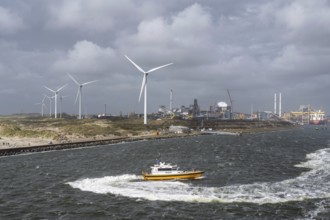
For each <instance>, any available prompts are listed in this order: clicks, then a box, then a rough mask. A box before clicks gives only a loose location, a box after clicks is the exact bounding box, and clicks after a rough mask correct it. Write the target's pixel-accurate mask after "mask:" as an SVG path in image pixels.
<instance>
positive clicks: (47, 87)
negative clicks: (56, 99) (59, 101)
mask: <svg viewBox="0 0 330 220" xmlns="http://www.w3.org/2000/svg"><path fill="white" fill-rule="evenodd" d="M44 87H45V88H46V89H48V90H49V91H51V92H55V91H54V90H52V89H50V88H48V87H47V86H44Z"/></svg>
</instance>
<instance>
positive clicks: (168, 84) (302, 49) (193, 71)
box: [0, 0, 330, 115]
mask: <svg viewBox="0 0 330 220" xmlns="http://www.w3.org/2000/svg"><path fill="white" fill-rule="evenodd" d="M329 19H330V3H329V1H325V0H320V1H308V0H279V1H270V0H269V1H268V0H267V1H264V0H247V1H246V0H244V1H243V0H238V1H228V0H219V1H190V0H183V1H179V2H177V1H151V0H143V1H142V0H137V1H133V0H123V1H112V0H110V1H108V0H95V1H84V0H71V1H66V0H59V1H47V0H46V1H43V0H35V1H19V0H3V1H1V3H0V51H1V52H0V76H1V79H2V80H1V86H0V101H1V107H0V114H1V115H6V114H14V113H40V110H41V109H40V107H41V106H40V105H36V104H35V103H40V102H41V101H42V100H44V94H46V95H48V96H52V95H54V94H52V92H51V91H48V90H46V89H45V88H44V86H46V87H48V88H51V89H52V90H54V91H57V90H59V89H60V86H63V85H65V84H67V86H66V87H65V88H61V91H60V92H59V93H60V95H62V96H67V97H66V98H65V99H63V100H61V102H62V103H61V109H62V111H63V112H66V113H69V114H78V103H75V99H76V97H77V96H76V93H77V85H76V84H75V82H74V81H73V80H72V79H70V77H69V76H68V74H67V73H70V74H72V75H73V76H74V78H77V79H79V82H91V81H92V80H97V82H96V83H92V84H90V85H88V86H87V87H86V88H84V91H83V93H84V97H83V106H81V107H80V106H79V109H80V110H79V111H80V112H81V114H85V113H88V114H99V113H102V112H103V111H104V105H106V106H107V111H108V112H109V113H111V114H113V115H118V114H119V112H123V113H124V114H127V113H129V112H137V113H142V112H143V111H144V106H143V105H144V104H143V102H140V103H139V102H138V99H139V93H141V80H142V79H141V73H139V72H138V71H137V70H136V69H134V67H132V65H131V64H130V63H128V61H127V59H126V58H125V56H124V55H127V56H128V57H129V58H131V59H132V60H134V62H136V63H137V64H139V66H141V68H143V69H151V68H153V67H157V66H161V65H164V64H166V63H170V62H173V63H174V65H172V66H171V67H168V68H164V69H160V70H157V71H156V72H155V73H153V74H151V75H150V77H149V78H148V94H149V95H148V113H152V112H157V111H158V108H159V106H160V105H167V106H169V105H170V99H171V100H172V101H171V105H173V108H174V107H180V106H181V105H186V106H188V105H189V104H191V103H192V102H193V100H194V99H198V103H199V105H200V107H201V109H205V110H207V109H209V106H212V105H214V104H215V103H218V102H227V103H229V102H230V100H229V98H228V93H227V91H228V90H229V91H230V94H231V98H232V101H233V107H234V111H236V112H245V113H249V112H250V111H251V110H250V109H251V105H253V108H254V109H255V110H257V109H259V110H262V111H274V110H275V109H274V94H275V93H276V94H277V99H279V97H281V103H282V104H281V112H282V113H283V112H287V111H294V110H298V108H299V106H300V105H307V104H310V105H311V106H313V107H314V108H316V109H320V108H321V109H323V110H325V111H326V112H327V114H329V112H330V102H329V98H328V96H329V95H328V92H329V88H330V74H329V73H328V70H329V69H330V63H329V57H330V41H329V39H328V36H329V33H330V26H329V25H328V22H327V21H328V20H329ZM170 91H173V94H172V93H171V97H170ZM279 94H281V96H280V95H279ZM44 102H45V104H46V105H47V106H48V100H44ZM53 108H54V103H53ZM277 108H279V106H278V107H277ZM53 110H54V109H53ZM278 110H279V109H277V111H278ZM48 111H49V109H48V110H44V112H45V113H46V112H48Z"/></svg>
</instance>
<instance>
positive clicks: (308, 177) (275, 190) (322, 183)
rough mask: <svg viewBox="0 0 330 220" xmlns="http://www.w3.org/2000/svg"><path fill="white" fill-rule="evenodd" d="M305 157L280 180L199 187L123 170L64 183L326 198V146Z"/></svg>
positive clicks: (273, 199) (236, 196)
mask: <svg viewBox="0 0 330 220" xmlns="http://www.w3.org/2000/svg"><path fill="white" fill-rule="evenodd" d="M306 158H307V159H308V160H307V161H306V162H304V163H301V164H298V165H296V166H297V167H304V168H309V169H311V170H310V171H308V172H304V173H302V174H301V175H300V176H298V177H296V178H293V179H287V180H284V181H280V182H260V183H253V184H243V185H231V186H224V187H200V186H194V185H192V184H191V183H185V182H178V181H143V180H142V176H138V175H129V174H126V175H120V176H106V177H101V178H93V179H92V178H86V179H81V180H77V181H73V182H68V184H69V185H70V186H71V187H73V188H78V189H80V190H82V191H90V192H94V193H101V194H107V193H111V194H115V195H120V196H125V197H129V198H141V199H146V200H162V201H184V202H205V203H208V202H220V203H234V202H235V203H237V202H242V203H243V202H244V203H245V202H246V203H257V204H265V203H283V202H289V201H303V200H307V199H323V198H330V149H328V148H327V149H321V150H318V151H316V152H314V153H311V154H308V155H307V156H306Z"/></svg>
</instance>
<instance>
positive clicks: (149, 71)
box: [147, 63, 173, 73]
mask: <svg viewBox="0 0 330 220" xmlns="http://www.w3.org/2000/svg"><path fill="white" fill-rule="evenodd" d="M172 64H173V63H168V64H165V65H163V66H159V67H156V68H153V69H151V70H148V71H147V73H151V72H153V71H155V70H158V69H161V68H164V67H166V66H169V65H172Z"/></svg>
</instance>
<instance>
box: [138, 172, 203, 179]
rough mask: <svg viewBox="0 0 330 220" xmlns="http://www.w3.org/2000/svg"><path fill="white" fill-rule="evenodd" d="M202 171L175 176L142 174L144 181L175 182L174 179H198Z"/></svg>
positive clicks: (176, 174)
mask: <svg viewBox="0 0 330 220" xmlns="http://www.w3.org/2000/svg"><path fill="white" fill-rule="evenodd" d="M203 174H204V171H186V172H182V173H175V174H149V173H145V172H142V175H143V179H144V180H175V179H199V178H201V177H203Z"/></svg>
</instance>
